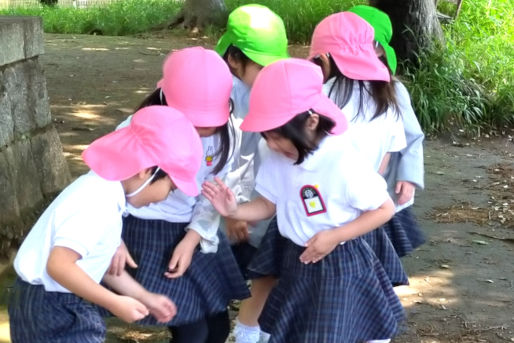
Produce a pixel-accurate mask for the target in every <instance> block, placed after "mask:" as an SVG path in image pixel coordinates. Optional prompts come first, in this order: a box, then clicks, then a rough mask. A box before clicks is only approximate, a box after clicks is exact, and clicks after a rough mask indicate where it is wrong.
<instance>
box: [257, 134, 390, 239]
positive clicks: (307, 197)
mask: <svg viewBox="0 0 514 343" xmlns="http://www.w3.org/2000/svg"><path fill="white" fill-rule="evenodd" d="M293 163H294V161H293V160H291V159H289V158H287V157H285V156H283V155H281V154H278V153H276V152H273V151H272V152H270V153H269V155H268V156H267V157H266V158H265V159H264V160H263V161H262V164H261V168H260V169H259V174H258V175H257V186H256V190H257V191H258V192H259V193H260V194H261V195H262V196H264V197H265V198H266V199H268V200H270V201H271V202H273V203H274V204H275V205H276V207H277V220H278V228H279V231H280V233H281V234H282V236H284V237H287V238H289V239H290V240H292V241H293V242H294V243H296V244H298V245H300V246H304V245H305V243H306V242H307V241H308V240H309V239H310V238H311V237H312V236H314V235H315V234H316V233H317V232H320V231H322V230H328V229H333V228H336V227H339V226H342V225H343V224H345V223H348V222H351V221H352V220H354V219H356V218H357V217H359V216H360V215H361V214H362V212H363V211H368V210H374V209H377V208H378V207H380V205H382V204H383V203H384V202H385V201H386V200H387V199H388V198H389V195H388V193H387V186H386V183H385V181H384V179H383V178H382V177H381V176H380V175H379V174H378V173H377V172H375V171H374V170H373V168H372V166H371V165H370V164H369V163H368V162H366V161H362V160H361V159H360V158H359V155H358V154H357V153H356V151H355V150H354V148H353V147H352V144H351V142H350V141H349V137H348V136H346V135H345V134H342V135H339V136H328V137H326V138H324V139H323V140H322V142H321V144H320V146H319V148H318V150H316V151H314V153H313V154H311V155H309V156H308V158H307V159H305V161H304V162H303V163H301V164H300V165H294V164H293Z"/></svg>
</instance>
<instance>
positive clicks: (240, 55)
mask: <svg viewBox="0 0 514 343" xmlns="http://www.w3.org/2000/svg"><path fill="white" fill-rule="evenodd" d="M229 56H230V57H232V58H233V59H234V60H236V61H237V62H239V63H241V65H242V66H243V72H244V71H245V70H246V66H247V65H248V63H250V62H253V61H252V60H251V59H250V57H248V56H246V55H245V53H244V52H243V51H241V49H239V48H238V47H237V46H235V45H232V44H230V45H229V46H228V48H227V50H226V51H225V53H224V54H223V59H224V60H225V62H226V63H227V64H228V57H229ZM254 63H255V62H254ZM228 65H229V64H228ZM229 67H230V65H229Z"/></svg>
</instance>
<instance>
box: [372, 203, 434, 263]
mask: <svg viewBox="0 0 514 343" xmlns="http://www.w3.org/2000/svg"><path fill="white" fill-rule="evenodd" d="M382 227H383V228H384V230H385V232H386V234H387V235H388V236H389V239H390V240H391V243H392V244H393V246H394V249H395V250H396V253H397V254H398V256H400V257H403V256H406V255H408V254H410V253H411V252H412V251H413V250H414V249H416V248H417V247H419V246H420V245H422V244H423V243H425V234H424V233H423V231H422V230H421V227H420V226H419V225H418V223H417V221H416V217H415V216H414V213H413V212H412V207H407V208H404V209H403V210H401V211H400V212H398V213H396V214H395V215H394V216H393V218H391V220H389V221H388V222H387V223H385V224H384V225H383V226H382Z"/></svg>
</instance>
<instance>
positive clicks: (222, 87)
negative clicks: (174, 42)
mask: <svg viewBox="0 0 514 343" xmlns="http://www.w3.org/2000/svg"><path fill="white" fill-rule="evenodd" d="M162 75H163V77H162V80H160V81H159V82H158V83H157V87H160V88H161V89H162V91H163V93H164V96H165V97H166V102H167V104H168V106H171V107H174V108H176V109H178V110H179V111H182V112H183V113H184V114H185V115H186V117H188V118H189V120H191V122H192V123H193V125H194V126H196V127H218V126H222V125H225V123H226V122H227V121H228V117H229V115H230V105H229V103H230V100H229V99H230V92H231V91H232V74H231V73H230V70H229V69H228V66H227V64H226V63H225V61H223V59H222V58H221V57H220V56H219V55H218V54H217V53H216V52H215V51H214V50H207V49H204V48H202V47H200V46H196V47H192V48H186V49H182V50H178V51H175V52H173V53H171V54H169V55H168V57H167V58H166V61H165V62H164V65H163V67H162Z"/></svg>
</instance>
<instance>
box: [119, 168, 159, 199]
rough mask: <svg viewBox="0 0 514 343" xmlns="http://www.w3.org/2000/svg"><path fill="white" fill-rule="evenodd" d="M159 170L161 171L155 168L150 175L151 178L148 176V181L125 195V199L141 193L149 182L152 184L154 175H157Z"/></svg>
mask: <svg viewBox="0 0 514 343" xmlns="http://www.w3.org/2000/svg"><path fill="white" fill-rule="evenodd" d="M159 170H161V168H159V167H157V169H155V171H154V173H153V174H152V176H150V177H149V178H148V179H146V181H145V182H143V184H142V185H141V186H139V187H138V188H137V189H136V190H135V191H133V192H132V193H129V194H125V197H127V198H131V197H133V196H134V195H136V194H138V193H139V192H141V191H142V190H143V189H144V188H145V187H146V186H148V184H149V183H150V182H152V180H153V179H154V178H155V175H157V173H158V172H159Z"/></svg>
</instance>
